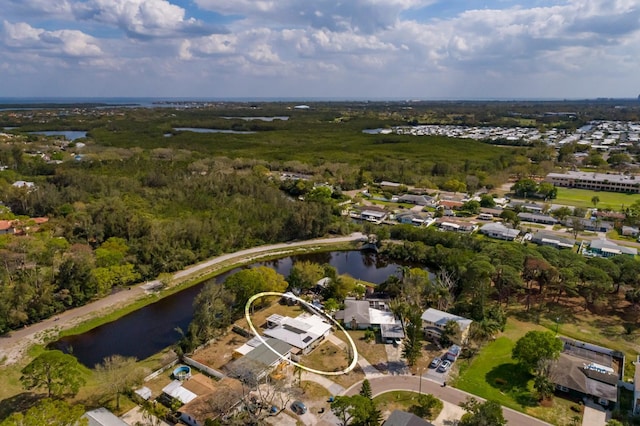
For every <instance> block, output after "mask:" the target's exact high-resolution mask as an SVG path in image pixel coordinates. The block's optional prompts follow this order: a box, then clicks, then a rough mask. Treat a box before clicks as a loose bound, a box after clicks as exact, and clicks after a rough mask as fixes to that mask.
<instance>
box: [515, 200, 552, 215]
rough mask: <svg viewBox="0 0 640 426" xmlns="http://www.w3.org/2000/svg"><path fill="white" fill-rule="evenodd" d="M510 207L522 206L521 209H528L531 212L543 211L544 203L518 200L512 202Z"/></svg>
mask: <svg viewBox="0 0 640 426" xmlns="http://www.w3.org/2000/svg"><path fill="white" fill-rule="evenodd" d="M508 207H509V208H512V209H516V208H520V210H521V211H527V212H531V213H542V210H543V205H542V204H532V203H521V202H517V201H512V202H510V203H509V204H508Z"/></svg>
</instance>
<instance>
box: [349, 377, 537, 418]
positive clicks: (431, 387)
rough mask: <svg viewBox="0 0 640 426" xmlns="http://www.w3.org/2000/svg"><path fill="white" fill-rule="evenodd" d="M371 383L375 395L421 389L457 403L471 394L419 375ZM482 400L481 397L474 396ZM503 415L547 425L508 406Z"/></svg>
mask: <svg viewBox="0 0 640 426" xmlns="http://www.w3.org/2000/svg"><path fill="white" fill-rule="evenodd" d="M369 382H370V383H371V390H372V392H373V395H374V396H376V395H378V394H381V393H385V392H389V391H394V390H408V391H414V392H418V391H419V390H422V392H423V393H430V394H433V395H434V396H435V397H437V398H440V399H442V400H443V401H447V402H450V403H452V404H455V405H458V404H460V403H461V402H463V401H464V400H465V399H467V397H468V396H473V395H471V394H468V393H466V392H463V391H461V390H459V389H455V388H452V387H450V386H447V387H446V388H443V387H442V386H441V385H440V384H438V383H435V382H433V381H431V380H428V379H422V381H421V380H420V377H419V376H408V375H403V376H385V377H377V378H371V379H369ZM360 386H361V385H360V383H357V384H356V385H354V386H352V387H350V388H349V389H347V391H346V392H345V395H355V394H356V393H358V392H359V391H360ZM475 398H476V399H479V400H482V398H479V397H475ZM504 417H505V419H507V421H508V423H509V425H513V426H548V425H549V423H546V422H543V421H542V420H538V419H535V418H533V417H530V416H527V415H526V414H523V413H520V412H518V411H515V410H511V409H510V408H506V407H504Z"/></svg>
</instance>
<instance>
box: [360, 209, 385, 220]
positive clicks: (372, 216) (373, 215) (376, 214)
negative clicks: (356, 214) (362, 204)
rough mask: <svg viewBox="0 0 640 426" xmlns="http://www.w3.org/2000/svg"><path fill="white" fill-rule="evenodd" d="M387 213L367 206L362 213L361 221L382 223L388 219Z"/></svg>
mask: <svg viewBox="0 0 640 426" xmlns="http://www.w3.org/2000/svg"><path fill="white" fill-rule="evenodd" d="M387 215H388V213H387V211H386V210H384V209H381V208H376V207H373V206H367V208H366V209H365V210H362V211H361V212H360V219H362V220H368V221H369V222H380V221H383V220H385V219H386V218H387Z"/></svg>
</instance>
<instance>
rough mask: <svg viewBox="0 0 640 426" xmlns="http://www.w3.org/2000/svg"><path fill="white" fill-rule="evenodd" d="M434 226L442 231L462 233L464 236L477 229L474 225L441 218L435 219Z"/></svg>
mask: <svg viewBox="0 0 640 426" xmlns="http://www.w3.org/2000/svg"><path fill="white" fill-rule="evenodd" d="M436 225H437V226H438V228H440V229H441V230H442V231H449V232H462V233H466V234H469V233H471V232H473V231H475V230H476V229H477V228H478V226H477V225H476V224H475V223H471V222H464V221H461V220H453V219H449V218H442V217H441V218H438V219H436Z"/></svg>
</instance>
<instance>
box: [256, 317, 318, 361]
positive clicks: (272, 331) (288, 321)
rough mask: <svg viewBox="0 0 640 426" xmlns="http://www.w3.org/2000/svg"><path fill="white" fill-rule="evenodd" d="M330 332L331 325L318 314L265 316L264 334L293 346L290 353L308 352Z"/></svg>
mask: <svg viewBox="0 0 640 426" xmlns="http://www.w3.org/2000/svg"><path fill="white" fill-rule="evenodd" d="M330 332H331V325H330V324H329V323H328V322H327V321H325V319H324V318H322V317H321V316H319V315H315V314H314V315H310V314H306V313H305V314H302V315H299V316H298V317H296V318H290V317H283V316H281V315H278V314H273V315H271V316H270V317H269V318H267V329H266V330H264V334H265V335H266V336H269V337H273V338H274V339H278V340H281V341H283V342H286V343H288V344H290V345H291V346H293V347H294V348H295V349H292V353H295V354H308V353H309V352H311V351H312V350H313V349H314V348H315V347H316V346H318V345H319V344H320V343H321V342H322V341H323V340H324V338H325V337H326V336H328V335H329V333H330Z"/></svg>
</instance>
